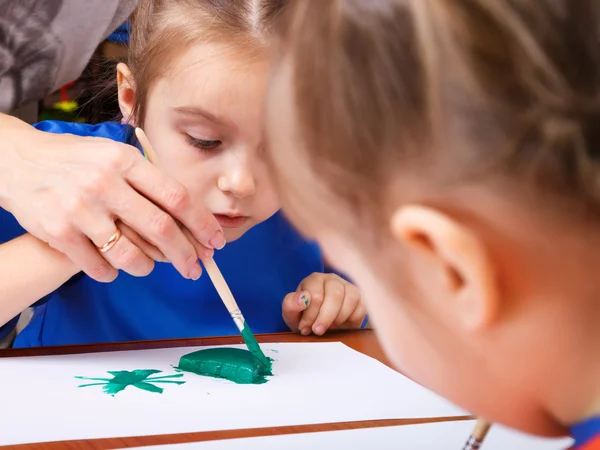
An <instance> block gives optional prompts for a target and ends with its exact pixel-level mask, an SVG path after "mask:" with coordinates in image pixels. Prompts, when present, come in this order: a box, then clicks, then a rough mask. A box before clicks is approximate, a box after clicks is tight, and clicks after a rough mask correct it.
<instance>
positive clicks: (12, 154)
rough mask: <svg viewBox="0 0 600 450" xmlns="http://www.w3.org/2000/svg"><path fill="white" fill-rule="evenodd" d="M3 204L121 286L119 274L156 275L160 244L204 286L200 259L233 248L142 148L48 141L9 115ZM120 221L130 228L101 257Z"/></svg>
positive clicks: (0, 193) (0, 162)
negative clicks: (150, 159)
mask: <svg viewBox="0 0 600 450" xmlns="http://www.w3.org/2000/svg"><path fill="white" fill-rule="evenodd" d="M0 206H2V207H3V208H4V209H6V210H7V211H9V212H11V213H12V214H13V215H14V216H15V217H16V218H17V220H18V221H19V222H20V224H21V225H22V226H23V228H25V229H26V230H27V231H29V232H30V233H31V234H33V235H34V236H36V237H37V238H39V239H41V240H43V241H45V242H47V243H48V244H49V245H51V246H52V247H53V248H55V249H57V250H59V251H61V252H62V253H64V254H66V255H67V256H68V257H69V258H70V259H71V260H72V261H73V262H74V263H75V264H76V265H77V266H78V267H80V268H81V269H82V270H83V271H84V272H85V273H87V274H88V275H89V276H90V277H92V278H94V279H96V280H98V281H104V282H108V281H112V280H113V279H114V278H115V277H116V276H117V269H122V270H124V271H126V272H128V273H130V274H132V275H137V276H142V275H146V274H148V273H149V272H150V271H151V270H152V268H153V264H154V261H153V260H152V259H151V258H149V257H148V254H150V256H153V255H156V254H157V252H156V251H152V249H151V247H152V246H154V247H156V249H157V250H158V251H159V252H161V253H162V254H163V255H164V257H165V258H166V259H167V260H168V261H170V262H171V263H172V264H173V265H174V266H175V268H176V269H177V270H178V271H179V272H180V273H181V274H182V275H183V276H184V277H186V278H192V279H197V278H198V277H200V275H201V273H202V269H201V268H200V264H199V263H198V258H199V257H203V256H210V255H212V254H213V249H214V248H217V249H219V248H222V247H223V246H224V245H225V238H224V235H223V232H222V230H221V227H220V225H219V223H218V222H217V220H216V219H215V218H214V216H213V215H212V214H211V213H209V212H208V211H207V210H205V209H204V207H203V206H202V204H201V203H199V202H198V203H193V202H192V201H191V199H190V196H189V194H188V192H187V191H186V189H185V188H184V187H183V186H182V185H181V184H180V183H178V182H177V181H175V180H173V179H172V178H170V177H169V176H167V175H166V174H165V173H163V172H161V171H160V170H159V169H157V168H156V167H154V166H153V165H152V164H151V163H150V162H149V161H147V160H146V159H145V158H144V157H143V156H142V155H141V153H140V152H139V151H138V150H137V149H136V148H134V147H131V146H128V145H125V144H121V143H118V142H114V141H112V140H109V139H102V138H92V137H79V136H74V135H67V134H62V135H59V134H51V133H44V132H41V131H38V130H36V129H35V128H33V127H31V126H29V125H27V124H25V123H23V122H21V121H20V120H18V119H15V118H12V117H9V116H5V115H0ZM175 219H177V220H178V221H179V222H181V224H182V225H183V226H184V227H186V228H187V229H189V230H190V232H191V234H192V235H193V236H194V238H195V239H196V240H197V242H198V243H200V244H201V247H198V246H197V244H196V243H192V242H190V239H188V238H187V237H186V236H185V234H184V232H183V230H182V229H181V228H180V227H179V225H178V224H177V222H176V220H175ZM117 221H120V222H122V223H124V224H125V226H124V227H123V226H122V225H120V226H121V227H122V231H123V233H122V234H121V236H120V238H119V239H118V241H117V242H116V243H115V244H114V246H113V247H112V248H111V249H110V250H108V251H107V252H106V253H103V254H101V253H100V252H99V251H98V248H100V247H102V246H103V245H105V244H106V243H107V242H109V241H110V239H111V237H113V236H114V235H115V232H116V231H117V225H116V222H117ZM136 233H138V234H139V236H136ZM141 239H143V241H142V240H141ZM144 241H147V242H146V244H149V246H150V247H149V246H148V245H142V244H143V242H144ZM149 248H150V251H148V249H149ZM202 253H204V254H202ZM159 254H160V253H159ZM32 263H33V262H32Z"/></svg>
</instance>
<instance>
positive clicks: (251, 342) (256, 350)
mask: <svg viewBox="0 0 600 450" xmlns="http://www.w3.org/2000/svg"><path fill="white" fill-rule="evenodd" d="M242 339H244V342H245V343H246V347H248V350H250V353H252V354H253V355H254V356H255V357H256V359H258V360H259V361H260V362H261V363H263V365H264V366H265V368H266V370H267V371H268V372H269V375H270V372H271V361H272V360H271V359H269V358H267V357H266V356H265V354H264V353H263V352H262V350H261V349H260V345H258V342H257V341H256V338H255V337H254V335H253V334H252V331H250V327H249V326H248V324H247V323H246V322H245V321H244V329H243V330H242Z"/></svg>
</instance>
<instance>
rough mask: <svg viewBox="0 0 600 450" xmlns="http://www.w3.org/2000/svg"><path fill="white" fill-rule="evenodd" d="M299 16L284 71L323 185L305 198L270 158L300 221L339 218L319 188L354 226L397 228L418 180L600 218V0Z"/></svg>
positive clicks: (484, 0) (338, 6)
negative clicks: (492, 189)
mask: <svg viewBox="0 0 600 450" xmlns="http://www.w3.org/2000/svg"><path fill="white" fill-rule="evenodd" d="M288 12H289V14H285V15H284V16H283V19H284V20H282V23H281V26H280V27H279V28H278V35H279V41H280V52H281V61H284V62H285V61H288V62H290V65H291V79H292V96H293V102H294V105H295V114H296V116H297V117H296V118H297V123H296V125H295V126H296V129H295V131H296V132H297V133H296V135H297V139H299V141H300V142H301V144H302V146H301V147H302V157H304V158H306V159H307V161H308V165H309V167H311V170H312V172H313V173H316V174H317V176H318V178H319V181H320V183H307V182H304V183H302V182H301V181H300V180H298V182H297V183H296V186H297V189H295V188H294V186H290V185H289V180H290V179H293V177H294V172H297V170H298V167H292V168H290V167H289V166H288V165H286V164H285V162H284V161H283V160H280V159H278V158H277V155H276V152H279V151H280V149H273V152H272V153H271V161H272V164H273V165H274V166H275V169H276V170H275V172H276V173H277V174H278V179H279V180H280V183H279V184H280V187H281V188H282V189H281V191H282V197H283V200H284V205H285V207H284V210H285V209H286V207H287V210H288V212H291V213H294V211H297V210H302V214H295V216H296V217H297V218H298V220H300V221H301V220H302V217H305V218H306V217H311V218H313V219H314V218H320V219H322V220H331V219H332V217H330V216H329V215H328V213H331V212H332V211H335V210H336V209H335V208H333V209H332V208H330V206H331V202H329V203H327V204H323V205H322V206H323V207H322V209H321V210H320V211H318V212H317V210H316V208H317V207H318V205H319V202H318V201H317V200H318V199H319V198H323V197H322V195H315V190H314V189H315V186H316V185H320V186H325V188H326V190H327V192H329V193H331V194H332V195H333V198H334V200H335V201H336V202H338V203H339V202H341V203H342V204H344V205H345V206H346V207H347V208H348V210H349V211H352V212H353V213H354V215H355V217H363V218H364V219H365V220H371V219H384V220H389V215H388V213H389V211H387V212H386V211H384V208H383V206H382V205H385V204H386V196H387V195H389V191H390V189H389V188H390V187H391V186H393V185H394V184H395V183H396V182H397V181H398V180H399V179H401V178H403V177H405V178H406V177H409V176H410V177H413V178H419V177H420V178H426V179H427V182H428V183H430V182H431V181H433V182H434V183H436V184H434V185H435V186H438V187H442V188H443V187H448V186H451V185H452V184H453V183H459V184H460V183H464V182H481V183H483V184H485V183H496V185H497V186H499V187H500V189H502V190H503V194H504V193H506V195H509V196H513V195H514V197H515V199H518V200H519V201H531V202H532V204H535V207H536V209H537V210H544V209H548V211H549V212H551V213H556V212H561V213H562V214H563V215H564V214H566V210H567V209H568V208H571V207H574V208H577V209H576V210H575V211H577V212H578V214H575V215H576V216H577V217H580V216H581V214H580V213H581V212H582V211H585V212H586V213H589V212H593V213H594V214H596V213H597V212H600V2H599V1H597V0H535V1H532V0H376V1H375V0H332V1H310V0H307V1H302V0H300V1H296V2H295V3H294V6H293V8H290V10H289V11H288ZM321 203H324V202H321ZM559 208H560V209H559ZM308 211H310V212H311V213H312V214H309V213H308ZM359 222H360V221H359ZM359 225H361V226H362V225H364V223H362V224H361V223H359ZM363 229H364V228H363Z"/></svg>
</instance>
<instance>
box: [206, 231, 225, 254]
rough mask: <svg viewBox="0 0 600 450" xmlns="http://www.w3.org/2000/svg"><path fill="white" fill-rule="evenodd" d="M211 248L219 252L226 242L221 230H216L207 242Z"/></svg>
mask: <svg viewBox="0 0 600 450" xmlns="http://www.w3.org/2000/svg"><path fill="white" fill-rule="evenodd" d="M208 243H209V244H210V246H211V247H212V248H216V249H217V250H221V249H222V248H223V247H225V244H226V243H227V241H225V235H224V234H223V232H222V231H221V230H218V231H216V232H215V234H213V237H212V238H211V239H210V241H208Z"/></svg>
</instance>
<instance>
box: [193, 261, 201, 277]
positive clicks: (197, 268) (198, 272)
mask: <svg viewBox="0 0 600 450" xmlns="http://www.w3.org/2000/svg"><path fill="white" fill-rule="evenodd" d="M200 275H202V268H201V267H200V263H199V262H198V261H196V262H195V263H194V267H192V271H191V272H190V278H191V279H192V280H194V281H196V280H198V279H199V278H200Z"/></svg>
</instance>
